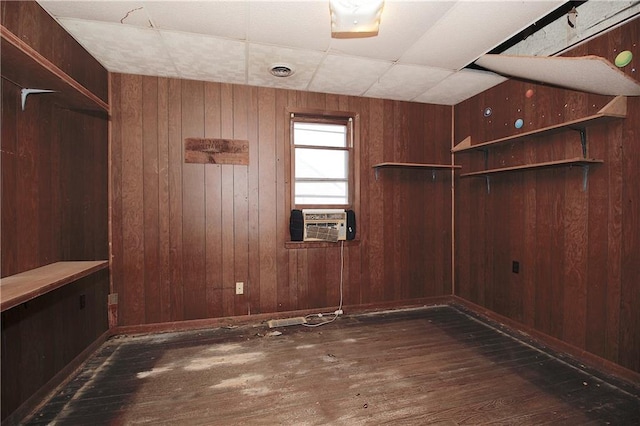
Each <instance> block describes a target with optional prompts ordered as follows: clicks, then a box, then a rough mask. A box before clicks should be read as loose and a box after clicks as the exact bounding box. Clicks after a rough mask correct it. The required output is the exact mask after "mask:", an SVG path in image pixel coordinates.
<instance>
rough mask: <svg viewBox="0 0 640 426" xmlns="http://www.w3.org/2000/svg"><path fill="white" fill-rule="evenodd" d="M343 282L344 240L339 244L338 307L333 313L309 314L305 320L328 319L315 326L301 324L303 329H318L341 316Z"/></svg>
mask: <svg viewBox="0 0 640 426" xmlns="http://www.w3.org/2000/svg"><path fill="white" fill-rule="evenodd" d="M343 282H344V240H343V241H341V242H340V306H339V307H338V309H337V310H336V311H335V312H330V313H317V314H309V315H307V316H306V317H305V319H308V320H309V319H313V318H324V317H325V315H326V316H327V317H329V319H327V320H324V321H322V322H318V323H315V324H309V323H306V324H302V325H304V326H305V327H320V326H321V325H325V324H329V323H331V322H334V321H335V320H336V319H337V318H338V317H339V316H340V315H342V301H343V295H342V293H343V291H342V290H343V286H344V284H343Z"/></svg>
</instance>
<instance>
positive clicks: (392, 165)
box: [372, 162, 462, 170]
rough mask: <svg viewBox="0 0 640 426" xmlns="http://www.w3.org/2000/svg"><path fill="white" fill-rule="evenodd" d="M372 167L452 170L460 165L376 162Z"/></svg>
mask: <svg viewBox="0 0 640 426" xmlns="http://www.w3.org/2000/svg"><path fill="white" fill-rule="evenodd" d="M372 167H373V168H374V169H382V168H401V169H425V170H441V169H442V170H453V169H460V168H462V166H457V165H451V164H424V163H394V162H386V163H378V164H374V165H373V166H372Z"/></svg>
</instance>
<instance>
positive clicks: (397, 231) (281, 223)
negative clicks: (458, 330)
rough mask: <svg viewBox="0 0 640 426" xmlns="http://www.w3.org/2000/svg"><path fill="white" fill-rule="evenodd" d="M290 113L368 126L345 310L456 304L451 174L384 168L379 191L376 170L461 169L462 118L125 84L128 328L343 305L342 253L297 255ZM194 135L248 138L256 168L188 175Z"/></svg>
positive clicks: (236, 89)
mask: <svg viewBox="0 0 640 426" xmlns="http://www.w3.org/2000/svg"><path fill="white" fill-rule="evenodd" d="M287 108H313V109H323V110H330V111H350V112H354V113H356V114H358V115H359V117H360V135H361V138H360V147H359V152H358V161H359V164H360V172H359V178H360V188H359V190H360V194H361V196H360V200H361V202H360V205H359V206H357V211H356V214H357V225H358V229H357V241H353V242H347V243H346V244H345V246H344V303H345V304H346V305H360V304H366V303H378V302H387V301H400V300H408V299H417V298H422V297H430V296H440V295H446V294H450V291H451V290H450V289H451V255H450V253H451V190H450V187H451V176H450V173H448V172H438V175H437V178H436V180H435V181H432V177H431V172H420V171H415V170H412V171H406V170H405V171H401V170H382V171H381V172H380V176H379V179H378V180H377V181H376V180H375V179H374V171H373V169H372V168H371V166H372V165H373V164H376V163H379V162H383V161H410V162H420V161H424V162H429V163H445V164H446V163H450V161H451V160H450V153H449V149H450V137H451V118H452V117H451V116H452V109H451V107H444V106H432V105H423V104H415V103H405V102H396V101H386V100H379V99H378V100H375V99H368V98H358V97H348V96H338V95H330V94H320V93H308V92H297V91H286V90H280V89H270V88H257V87H249V86H239V85H229V84H218V83H209V82H200V81H187V80H177V79H166V78H155V77H143V76H136V75H122V74H114V75H112V112H113V129H112V132H113V133H112V142H111V143H112V146H111V157H112V163H111V174H112V181H111V184H112V198H111V203H112V214H111V218H112V251H113V262H112V274H113V291H114V292H117V293H118V301H119V323H120V324H121V325H139V324H147V323H157V322H170V321H180V320H187V319H198V318H215V317H223V316H231V315H247V314H256V313H270V312H278V311H290V310H297V309H311V308H323V307H335V306H337V305H338V303H339V300H340V259H341V256H340V246H339V245H337V244H319V245H317V246H313V247H305V248H291V247H288V245H287V244H286V243H287V241H289V229H288V227H289V215H290V212H289V210H288V207H287V206H288V203H287V201H286V198H287V194H288V191H287V185H288V179H289V177H288V164H287V157H286V154H287V150H288V147H289V145H288V141H287V140H286V137H285V133H286V132H285V128H286V126H288V120H287V114H286V110H287ZM189 137H211V138H235V139H246V140H249V144H250V148H249V150H250V159H249V165H248V166H233V165H214V164H207V165H204V164H185V163H184V162H183V156H184V154H183V151H184V148H183V141H184V139H186V138H189ZM289 246H290V245H289ZM236 281H243V282H244V283H245V294H244V295H241V296H237V295H235V293H234V287H235V282H236Z"/></svg>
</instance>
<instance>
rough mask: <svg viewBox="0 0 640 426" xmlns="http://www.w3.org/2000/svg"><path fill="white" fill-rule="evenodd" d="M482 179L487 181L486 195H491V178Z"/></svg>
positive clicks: (486, 176)
mask: <svg viewBox="0 0 640 426" xmlns="http://www.w3.org/2000/svg"><path fill="white" fill-rule="evenodd" d="M484 179H485V180H486V181H487V194H491V176H489V175H485V176H484Z"/></svg>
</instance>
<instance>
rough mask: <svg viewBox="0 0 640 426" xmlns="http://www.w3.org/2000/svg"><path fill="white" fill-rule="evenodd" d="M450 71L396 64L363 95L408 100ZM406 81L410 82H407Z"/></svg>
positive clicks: (443, 77)
mask: <svg viewBox="0 0 640 426" xmlns="http://www.w3.org/2000/svg"><path fill="white" fill-rule="evenodd" d="M451 73H452V71H450V70H443V69H441V68H430V67H420V66H416V65H401V64H396V65H394V66H393V67H391V69H389V70H388V71H387V72H386V73H385V74H384V75H383V76H382V77H381V78H379V79H378V80H377V81H376V82H375V83H374V84H373V85H372V86H371V87H370V88H369V90H367V92H366V93H365V96H370V97H373V98H385V99H396V100H404V101H410V100H412V99H413V98H415V97H416V96H418V95H420V94H421V93H424V92H425V91H426V90H427V89H428V88H430V87H433V86H435V85H436V84H438V83H439V82H441V81H442V80H443V79H445V78H446V77H448V76H449V75H451ZM408 81H410V82H412V84H407V82H408Z"/></svg>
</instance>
